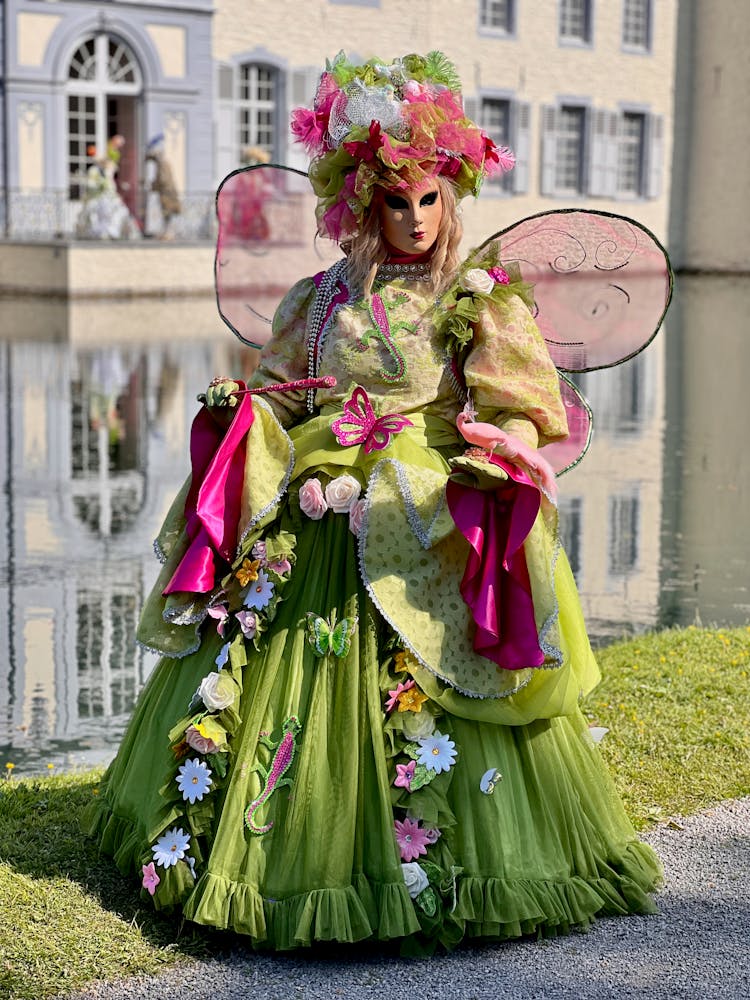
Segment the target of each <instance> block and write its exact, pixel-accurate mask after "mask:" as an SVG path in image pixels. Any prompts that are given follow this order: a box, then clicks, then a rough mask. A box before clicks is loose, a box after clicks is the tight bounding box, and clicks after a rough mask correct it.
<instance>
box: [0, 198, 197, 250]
mask: <svg viewBox="0 0 750 1000" xmlns="http://www.w3.org/2000/svg"><path fill="white" fill-rule="evenodd" d="M215 197H216V193H215V191H199V192H189V193H187V194H181V195H180V201H181V203H182V211H181V212H180V214H179V215H176V216H174V217H173V219H172V223H171V226H170V233H171V236H172V238H173V239H175V240H179V241H182V242H185V241H188V242H192V241H203V240H214V239H215V238H216V209H215ZM135 200H136V203H137V204H138V205H139V206H141V207H140V208H139V210H138V211H137V212H135V213H132V212H131V214H132V215H133V217H134V219H135V221H136V223H137V228H138V230H139V231H140V232H141V234H142V235H143V236H144V237H158V236H159V235H160V234H161V232H162V230H163V220H162V217H161V211H160V209H159V200H158V196H157V195H154V194H147V193H146V192H141V193H140V194H139V196H138V197H137V198H136V199H135ZM83 204H84V202H83V201H81V200H75V199H72V198H71V197H70V191H69V189H67V188H65V189H46V190H31V191H29V190H21V189H13V188H11V189H9V190H8V191H3V190H2V189H0V237H4V238H5V239H12V240H28V241H30V242H35V241H40V242H45V241H47V240H55V239H63V240H73V239H79V238H81V237H80V236H79V235H78V233H77V231H76V226H77V222H78V217H79V215H80V212H81V209H82V208H83ZM84 238H85V237H84Z"/></svg>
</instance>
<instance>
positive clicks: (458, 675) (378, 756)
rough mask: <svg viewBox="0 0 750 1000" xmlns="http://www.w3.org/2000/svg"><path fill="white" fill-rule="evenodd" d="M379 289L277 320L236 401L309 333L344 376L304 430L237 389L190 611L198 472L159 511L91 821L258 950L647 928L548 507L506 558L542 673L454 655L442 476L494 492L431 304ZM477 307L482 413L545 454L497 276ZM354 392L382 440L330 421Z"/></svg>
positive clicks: (474, 369)
mask: <svg viewBox="0 0 750 1000" xmlns="http://www.w3.org/2000/svg"><path fill="white" fill-rule="evenodd" d="M377 288H378V296H377V298H376V301H377V303H379V304H380V305H381V306H382V308H381V309H380V312H379V313H377V314H376V312H375V311H374V307H373V303H369V304H368V303H367V302H364V301H357V300H351V299H350V300H348V301H346V302H345V303H342V304H340V305H339V307H338V308H337V309H336V310H335V311H334V313H333V315H332V316H331V317H330V318H328V319H327V320H326V321H325V322H324V321H322V320H321V316H320V308H319V306H318V311H317V313H316V300H317V299H318V292H317V291H316V284H315V282H314V281H313V280H312V279H305V280H303V281H301V282H298V283H297V284H296V285H295V286H294V287H293V288H292V289H291V291H290V292H289V293H288V295H287V296H286V297H285V299H284V300H283V302H282V304H281V306H280V307H279V309H278V311H277V313H276V316H275V318H274V323H273V332H274V336H273V339H272V340H271V341H270V343H269V344H268V345H267V347H266V348H265V349H264V351H263V354H262V356H261V363H260V367H259V369H258V371H257V372H256V374H255V376H254V385H255V386H263V385H268V384H275V383H279V382H289V381H294V380H298V379H303V378H305V377H306V376H307V375H308V357H307V350H306V347H307V346H309V343H310V329H311V327H314V326H315V325H316V324H317V330H318V334H319V336H318V339H317V341H316V343H315V344H314V345H312V347H311V350H313V349H314V353H315V355H316V361H317V366H316V367H317V371H318V372H319V373H320V374H321V375H333V376H335V378H336V385H335V386H333V387H327V388H324V389H319V390H318V391H317V393H316V395H315V398H314V405H313V407H312V411H311V410H310V409H309V408H308V405H307V395H306V393H305V392H304V391H303V390H296V391H290V392H281V391H278V392H271V393H270V394H268V395H264V396H253V397H252V422H251V425H250V426H249V429H248V430H247V432H246V434H244V436H241V437H238V442H235V444H236V447H234V451H233V456H234V458H233V461H234V465H233V466H232V469H233V471H232V473H231V474H230V477H229V479H228V480H227V482H230V483H231V489H232V491H233V494H232V495H233V498H234V499H233V502H234V507H235V511H234V514H235V521H234V522H232V523H231V529H232V532H233V534H232V538H231V543H232V544H231V546H230V551H228V552H225V555H226V556H227V558H226V560H225V561H222V560H221V558H220V557H219V556H216V558H215V562H214V565H213V570H212V573H210V574H209V575H210V576H211V577H212V578H211V586H210V588H208V589H206V588H205V587H204V589H203V590H202V591H200V592H198V591H196V592H190V591H189V590H175V589H174V587H172V588H171V590H170V587H169V584H170V581H173V580H175V579H177V580H178V581H179V579H180V567H181V566H184V560H185V559H186V558H188V555H189V552H190V546H191V543H192V544H196V543H195V532H194V531H193V530H192V529H191V522H190V516H189V508H190V503H191V497H192V500H193V502H194V501H195V498H196V490H197V489H198V487H200V486H201V482H200V481H196V477H197V479H198V480H200V475H201V473H200V470H197V471H195V469H194V474H193V478H192V481H191V480H189V481H188V483H186V485H185V487H184V489H183V490H182V492H181V493H180V495H179V496H178V497H177V498H176V500H175V502H174V504H173V506H172V509H171V511H170V513H169V515H168V517H167V519H166V522H165V524H164V527H163V528H162V531H161V533H160V535H159V538H158V539H157V545H156V548H157V552H158V553H159V555H160V557H161V558H162V560H163V562H164V566H163V568H162V572H161V575H160V577H159V580H158V581H157V584H156V586H155V588H154V591H153V593H152V595H151V597H150V598H149V600H148V601H147V603H146V606H145V608H144V610H143V616H142V620H141V624H140V627H139V635H138V637H139V640H140V641H141V642H142V643H143V644H144V645H145V646H147V647H149V648H151V649H154V650H157V651H159V652H160V654H161V655H162V658H161V659H160V661H159V662H158V664H157V666H156V667H155V669H154V671H153V673H152V674H151V676H150V679H149V680H148V682H147V684H146V686H145V688H144V690H143V691H142V693H141V695H140V698H139V700H138V703H137V706H136V708H135V712H134V715H133V718H132V721H131V722H130V725H129V728H128V730H127V732H126V734H125V736H124V739H123V741H122V745H121V747H120V749H119V752H118V754H117V757H116V759H115V760H114V762H113V763H112V764H111V766H110V767H109V770H108V771H107V774H106V777H105V779H104V781H103V782H102V786H101V790H100V795H99V796H98V798H97V801H96V803H95V804H94V805H93V806H92V808H91V809H90V811H89V814H88V816H87V817H86V820H85V825H86V829H87V831H88V832H89V833H91V834H92V835H93V836H95V837H96V838H97V840H98V842H99V844H100V846H101V850H102V851H103V852H104V853H106V854H109V855H111V856H113V858H114V860H115V862H116V864H117V865H118V867H119V868H120V869H121V870H122V871H123V872H125V873H130V874H132V875H133V877H134V878H137V879H138V881H139V882H140V883H141V885H142V893H143V896H144V899H145V900H147V901H148V900H150V901H152V902H153V905H154V906H156V907H158V908H160V909H161V908H164V909H168V910H175V911H177V912H180V913H181V914H183V915H184V916H185V917H186V918H188V919H189V920H191V921H195V922H197V923H198V924H203V925H209V926H212V927H215V928H228V929H231V930H233V931H236V932H238V933H240V934H243V935H247V937H248V938H249V940H250V941H251V942H252V944H253V946H256V947H259V948H268V949H279V950H281V949H293V948H299V947H303V946H310V945H315V944H316V943H318V942H333V941H336V942H359V941H371V940H375V941H386V940H391V939H400V941H401V947H402V949H403V950H404V951H405V952H407V953H408V952H412V953H416V952H424V950H425V949H427V950H430V949H432V948H434V947H435V946H436V945H438V944H439V945H440V946H442V947H445V948H450V947H453V946H455V945H456V944H457V943H458V942H460V941H461V940H462V939H464V938H479V939H492V940H504V939H508V938H515V937H519V936H521V935H529V934H533V935H555V934H560V933H566V932H568V931H569V930H571V929H573V928H585V927H587V926H588V925H590V924H591V922H592V920H593V919H594V918H595V917H596V916H603V915H620V914H627V913H634V912H637V913H650V912H654V904H653V901H652V899H651V895H650V894H651V893H652V891H653V890H654V889H655V887H657V886H658V884H659V880H660V867H659V863H658V861H657V859H656V858H655V856H654V855H653V853H652V851H651V850H650V848H648V847H647V846H646V845H644V844H642V843H641V842H640V841H639V840H638V839H637V837H636V835H635V833H634V831H633V828H632V826H631V824H630V822H629V820H628V818H627V817H626V815H625V812H624V810H623V806H622V803H621V802H620V800H619V798H618V795H617V793H616V791H615V789H614V787H613V783H612V780H611V778H610V776H609V774H608V773H607V771H606V769H605V767H604V766H603V764H602V761H601V759H600V753H599V749H598V747H597V746H596V744H595V743H594V741H593V740H592V738H591V735H590V733H589V729H588V725H587V722H586V720H585V718H584V716H583V714H582V713H581V710H580V704H581V700H582V699H583V698H584V697H585V695H586V694H587V693H588V692H589V691H591V689H592V688H593V687H594V686H595V684H596V683H597V681H598V679H599V675H598V669H597V666H596V662H595V660H594V657H593V655H592V652H591V648H590V645H589V642H588V639H587V636H586V631H585V627H584V624H583V620H582V615H581V610H580V605H579V602H578V597H577V593H576V588H575V583H574V581H573V578H572V575H571V572H570V569H569V566H568V563H567V560H566V559H565V555H564V553H563V552H562V550H561V549H560V546H559V542H558V540H557V532H556V511H555V508H554V505H553V504H551V503H550V502H549V501H548V500H547V499H546V498H544V497H542V499H541V505H540V508H539V513H538V515H537V516H536V518H535V520H534V522H533V525H532V526H531V528H530V530H529V531H528V534H527V536H526V538H525V540H524V541H523V544H522V549H521V551H522V553H523V557H524V559H523V562H524V565H525V567H526V575H527V583H528V586H527V591H528V593H529V594H530V596H531V599H532V602H533V612H532V614H533V620H534V625H535V632H536V634H535V636H534V639H535V642H536V646H537V649H538V650H540V656H539V658H538V660H537V662H535V663H534V664H533V665H530V666H525V665H523V664H519V663H517V662H516V663H514V664H513V666H514V669H505V668H503V667H502V666H498V664H497V663H496V662H493V660H491V659H488V658H486V657H485V656H483V655H481V654H480V653H478V652H477V650H476V649H475V648H474V639H475V633H476V625H475V623H474V621H473V619H472V615H471V614H470V611H469V608H468V606H467V603H466V602H465V601H464V600H463V599H462V597H461V593H460V589H459V588H460V586H461V582H462V576H463V574H464V569H465V566H466V564H467V557H468V555H469V543H468V542H467V540H466V538H465V537H464V535H462V534H461V532H459V531H458V530H457V528H456V526H455V524H454V523H453V521H452V519H451V514H450V512H449V510H448V509H447V506H446V502H445V496H446V483H447V482H448V478H449V476H452V477H456V476H458V478H459V479H461V480H462V481H463V482H471V483H473V484H474V486H475V487H476V488H477V489H479V490H483V491H485V492H489V493H497V492H498V491H500V492H502V490H503V489H504V488H506V487H507V485H508V482H507V476H506V475H505V473H503V472H502V470H498V469H496V468H494V467H489V466H487V465H485V466H484V467H482V463H481V462H479V461H477V460H476V459H474V458H472V457H471V453H469V455H468V457H467V456H466V455H465V442H464V441H463V440H462V439H460V438H459V435H458V433H457V430H456V425H455V418H456V415H457V413H458V412H459V410H460V409H461V406H462V403H461V400H460V399H459V398H458V396H459V395H460V393H459V394H458V395H457V387H456V378H455V365H453V366H451V364H450V363H446V361H447V355H446V346H447V339H446V333H445V327H444V325H442V324H441V322H439V319H438V314H437V313H436V309H435V300H434V295H432V294H431V293H430V292H429V291H428V290H427V286H426V284H425V283H424V282H420V281H409V280H405V279H403V278H398V277H397V278H394V279H392V280H386V281H383V282H382V283H380V284H379V285H378V286H377ZM475 303H476V304H477V307H478V308H477V315H478V318H477V319H475V320H472V323H471V325H470V333H471V339H470V342H469V343H468V344H467V345H466V346H465V347H464V349H463V350H462V351H461V352H460V354H459V357H460V368H461V376H462V380H463V382H464V383H465V386H466V387H467V388H468V390H469V391H470V393H471V398H472V401H473V404H474V406H475V407H476V410H477V413H478V416H479V419H481V420H485V421H490V422H492V423H494V424H496V425H497V426H498V427H500V428H502V429H504V430H506V431H508V432H510V433H513V434H515V435H517V436H519V437H521V438H523V439H524V440H525V441H526V442H528V443H531V444H533V445H539V446H541V445H543V444H545V443H547V442H550V441H555V440H559V439H560V438H561V437H563V436H564V435H565V433H566V429H567V425H566V423H565V414H564V410H563V407H562V404H561V401H560V395H559V387H558V377H557V372H556V370H555V368H554V366H553V364H552V362H551V361H550V358H549V355H548V353H547V349H546V347H545V344H544V341H543V340H542V338H541V336H540V334H539V331H538V330H537V328H536V326H535V324H534V322H533V320H532V318H531V315H530V313H529V311H528V309H527V307H526V306H525V305H524V303H523V302H522V300H521V298H519V297H518V296H517V295H515V294H514V293H513V287H512V285H511V286H510V287H503V286H497V287H496V288H495V290H494V291H493V294H492V295H489V296H476V297H475ZM358 386H359V387H362V388H363V389H364V390H365V392H366V394H367V396H366V399H367V400H368V405H370V406H371V407H372V413H373V414H375V415H377V419H378V420H380V421H381V423H380V424H378V426H377V427H376V428H375V430H376V431H377V430H378V429H380V430H381V433H380V436H379V438H378V442H379V444H380V445H382V444H383V442H384V441H385V446H384V447H373V448H371V449H370V450H367V449H366V447H365V446H364V443H363V441H362V440H360V443H352V441H351V437H352V436H351V435H350V437H349V438H346V437H344V436H341V435H337V434H336V433H335V428H334V427H332V425H334V424H335V423H336V421H337V420H341V418H342V414H343V415H344V416H345V414H346V411H345V404H346V402H347V401H348V400H350V399H351V398H352V393H353V392H354V390H355V389H356V387H358ZM244 399H246V400H248V399H249V397H247V396H246V397H244ZM243 405H244V404H243ZM240 409H241V407H239V406H238V407H236V408H235V410H234V411H230V410H227V409H226V408H222V412H224V413H230V414H231V413H232V412H234V413H235V414H237V413H238V411H239V410H240ZM202 412H203V413H204V414H205V413H206V412H207V411H206V410H205V409H204V411H202ZM245 412H248V410H246V411H245ZM351 412H352V411H351V409H350V410H349V413H350V414H351ZM360 415H361V412H360ZM399 417H405V418H406V419H407V420H408V423H403V426H399V425H400V424H401V423H402V422H401V421H400V420H399V419H398V418H399ZM234 420H235V421H237V420H238V416H236V415H235V416H234ZM371 423H372V419H371ZM355 425H356V420H355ZM216 426H217V427H218V424H216ZM337 426H340V425H337ZM231 427H232V425H231V424H230V431H231ZM389 428H392V429H391V430H389ZM393 428H395V429H393ZM350 429H351V428H350ZM354 430H355V431H356V430H357V427H356V426H355V427H354ZM230 431H227V432H226V434H227V435H229V433H230ZM223 433H224V432H223V431H217V441H219V445H217V448H219V447H220V446H221V444H222V442H223V443H224V444H225V443H226V437H225V438H223V439H222V438H221V435H222V434H223ZM354 436H355V437H356V435H354ZM339 437H342V438H343V439H342V440H339ZM230 450H231V449H230ZM238 455H239V456H240V457H239V458H238V457H237V456H238ZM232 476H234V479H232ZM191 487H192V492H191ZM186 504H187V507H186ZM193 506H195V503H193ZM186 509H188V514H186ZM229 520H230V521H231V518H230V519H229ZM191 533H192V537H191ZM219 533H220V532H219ZM186 554H188V555H186ZM209 562H210V556H209ZM164 591H168V593H167V594H166V596H165V594H164V593H163V592H164ZM499 611H500V614H499V618H500V620H501V621H502V611H503V609H502V608H500V609H499Z"/></svg>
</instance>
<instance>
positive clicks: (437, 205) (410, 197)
mask: <svg viewBox="0 0 750 1000" xmlns="http://www.w3.org/2000/svg"><path fill="white" fill-rule="evenodd" d="M442 218H443V199H442V196H441V194H440V186H439V185H438V182H437V181H436V180H429V181H426V182H425V183H424V184H422V185H420V186H419V187H418V188H407V189H406V190H405V191H386V192H385V194H384V195H383V204H382V205H381V208H380V224H381V229H382V232H383V236H384V237H385V239H386V241H387V242H388V243H390V245H391V246H392V247H393V248H394V249H396V250H400V251H401V253H407V254H413V253H426V251H428V250H430V249H431V248H432V246H433V245H434V243H435V240H436V239H437V237H438V230H439V229H440V222H441V220H442Z"/></svg>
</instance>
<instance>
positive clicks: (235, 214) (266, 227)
mask: <svg viewBox="0 0 750 1000" xmlns="http://www.w3.org/2000/svg"><path fill="white" fill-rule="evenodd" d="M270 159H271V157H270V155H269V153H268V151H267V150H265V149H263V147H262V146H245V147H244V148H243V150H242V152H241V154H240V161H241V163H242V165H243V167H255V166H260V165H262V164H265V163H268V162H269V161H270ZM236 185H237V191H236V194H235V197H233V198H232V200H231V202H223V203H219V205H218V206H217V211H218V215H219V226H220V231H221V233H222V236H223V237H224V238H225V239H226V240H234V241H237V242H240V243H260V242H263V241H265V240H267V239H268V238H269V236H270V235H271V227H270V224H269V221H268V217H267V215H266V204H267V202H268V201H269V199H270V198H272V197H273V185H272V184H271V183H270V182H269V180H268V178H267V177H265V176H264V175H263V172H262V171H259V170H242V171H240V172H239V173H238V174H237V175H236ZM227 209H229V210H228V211H227Z"/></svg>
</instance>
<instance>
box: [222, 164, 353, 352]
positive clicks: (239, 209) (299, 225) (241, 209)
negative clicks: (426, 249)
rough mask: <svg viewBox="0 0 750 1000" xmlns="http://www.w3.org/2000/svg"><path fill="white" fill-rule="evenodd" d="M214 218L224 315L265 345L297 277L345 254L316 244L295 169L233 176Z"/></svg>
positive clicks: (311, 210) (241, 333) (308, 200)
mask: <svg viewBox="0 0 750 1000" xmlns="http://www.w3.org/2000/svg"><path fill="white" fill-rule="evenodd" d="M216 218H217V227H218V229H217V238H216V256H215V259H214V279H215V285H216V302H217V306H218V309H219V315H220V316H221V318H222V319H223V320H224V322H225V323H226V324H227V326H228V327H229V328H230V330H232V332H233V333H234V334H235V335H236V336H237V337H239V339H240V340H241V341H242V342H243V343H245V344H247V345H248V346H250V347H263V345H264V344H266V343H267V342H268V340H269V339H270V337H271V319H272V317H273V314H274V312H275V311H276V307H277V306H278V304H279V302H280V301H281V299H282V297H283V296H284V294H285V293H286V292H287V291H288V290H289V288H290V287H291V285H292V284H294V281H295V280H296V278H297V277H298V276H301V275H303V274H314V273H315V272H317V271H320V270H322V269H324V268H327V267H330V265H331V264H332V263H333V262H334V260H336V258H337V257H338V256H340V253H339V251H338V248H337V247H335V246H333V245H328V246H326V245H325V244H328V243H329V241H316V240H315V200H314V197H313V195H312V191H311V189H310V184H309V181H308V180H307V174H306V173H305V172H304V171H302V170H295V169H293V168H292V167H282V166H277V165H275V164H257V165H255V166H252V167H243V168H242V169H240V170H235V171H233V172H232V173H231V174H229V175H228V176H227V177H225V178H224V180H223V181H222V182H221V184H220V185H219V189H218V191H217V193H216ZM326 251H327V252H326Z"/></svg>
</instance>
